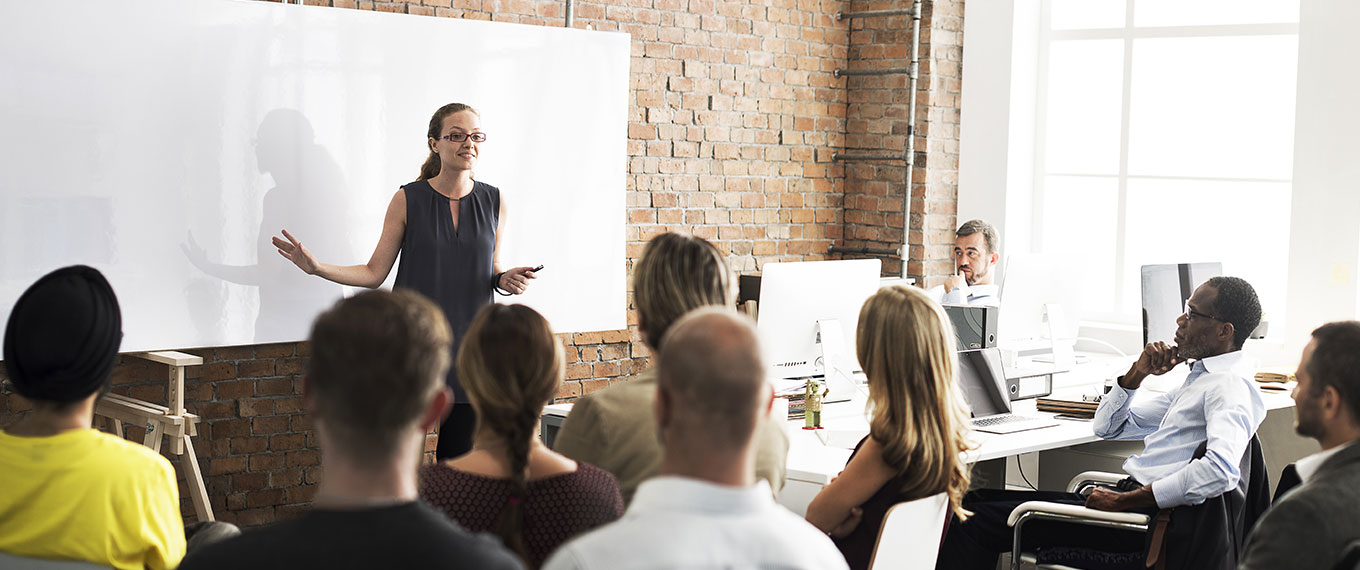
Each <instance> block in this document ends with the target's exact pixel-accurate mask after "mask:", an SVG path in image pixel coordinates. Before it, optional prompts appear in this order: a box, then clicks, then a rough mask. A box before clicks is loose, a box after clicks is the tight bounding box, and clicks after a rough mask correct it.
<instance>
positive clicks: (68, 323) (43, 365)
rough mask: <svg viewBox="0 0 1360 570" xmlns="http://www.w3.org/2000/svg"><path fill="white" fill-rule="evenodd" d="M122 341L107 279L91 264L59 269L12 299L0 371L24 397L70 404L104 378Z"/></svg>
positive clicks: (115, 301)
mask: <svg viewBox="0 0 1360 570" xmlns="http://www.w3.org/2000/svg"><path fill="white" fill-rule="evenodd" d="M122 340H123V318H122V315H121V313H120V312H119V310H118V298H117V297H116V296H114V294H113V287H112V286H110V285H109V282H108V280H107V279H104V275H103V274H101V273H99V271H98V270H97V269H95V268H93V267H87V266H84V265H73V266H71V267H64V268H61V269H58V270H56V271H53V272H51V273H48V274H47V275H44V276H43V277H42V278H41V279H39V280H38V282H37V283H34V284H33V285H32V286H31V287H29V288H28V290H27V291H24V294H23V295H20V296H19V300H18V301H16V302H15V303H14V310H13V311H11V312H10V314H9V323H8V324H7V325H6V326H5V347H4V356H5V370H6V371H7V372H8V373H9V378H10V381H11V382H13V383H14V387H15V389H16V390H18V392H19V394H20V395H21V396H23V397H25V398H28V399H30V400H45V401H49V402H58V403H67V402H74V401H76V400H80V399H83V398H85V397H88V396H89V395H90V394H93V393H95V392H97V391H99V390H100V389H101V388H103V387H104V386H105V384H106V383H107V382H108V381H109V374H110V373H111V372H112V371H113V362H114V359H115V358H116V357H117V356H118V345H119V343H121V342H122Z"/></svg>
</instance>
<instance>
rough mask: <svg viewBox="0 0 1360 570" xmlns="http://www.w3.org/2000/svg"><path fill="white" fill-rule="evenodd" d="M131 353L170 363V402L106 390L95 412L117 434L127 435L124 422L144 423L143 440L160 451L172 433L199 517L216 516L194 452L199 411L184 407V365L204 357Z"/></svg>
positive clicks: (172, 443)
mask: <svg viewBox="0 0 1360 570" xmlns="http://www.w3.org/2000/svg"><path fill="white" fill-rule="evenodd" d="M130 356H135V357H137V358H142V359H145V360H150V361H152V362H158V363H161V364H165V365H167V366H169V367H170V375H169V378H168V380H169V387H168V390H167V393H166V395H167V400H168V404H169V405H166V406H162V405H160V404H153V403H151V402H146V401H142V400H138V399H135V398H129V397H127V396H120V395H118V394H107V395H105V396H104V397H103V398H100V399H99V401H98V403H96V404H95V407H94V414H95V415H96V416H100V417H103V418H104V419H105V420H106V421H105V424H104V425H105V426H106V427H108V428H109V430H110V431H111V432H113V434H114V435H117V436H118V437H124V435H123V425H124V424H132V425H139V426H145V427H146V436H145V437H143V438H142V444H144V445H146V446H147V447H150V448H151V449H152V450H155V451H158V452H159V451H160V450H161V439H162V438H164V437H169V438H170V451H171V452H172V453H174V454H175V455H179V456H181V457H180V466H181V467H183V468H184V469H186V470H187V471H186V473H185V476H184V479H185V481H186V482H187V483H188V484H189V498H190V499H191V500H193V502H194V511H195V512H196V513H197V514H198V520H200V521H210V520H214V519H213V512H212V505H211V504H209V503H208V489H207V487H205V486H204V485H203V472H202V470H200V469H199V467H198V457H197V456H196V455H195V454H194V443H193V439H192V438H193V436H195V435H198V421H199V418H198V415H197V414H190V413H188V412H185V411H184V369H185V367H188V366H198V365H201V364H203V358H202V357H198V356H194V355H192V354H185V353H183V352H175V351H172V350H167V351H157V352H137V353H132V354H131V355H130Z"/></svg>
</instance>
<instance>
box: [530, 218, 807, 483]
mask: <svg viewBox="0 0 1360 570" xmlns="http://www.w3.org/2000/svg"><path fill="white" fill-rule="evenodd" d="M633 289H634V292H633V301H634V305H635V306H636V307H637V314H638V329H639V330H640V331H641V333H642V341H643V343H644V344H646V345H647V348H648V349H649V350H651V351H653V353H658V354H659V352H660V348H659V347H660V346H661V345H662V344H663V342H664V340H665V338H666V335H667V334H668V333H669V331H670V329H671V324H672V323H674V322H675V321H676V320H678V319H679V318H680V317H681V316H683V315H684V314H685V313H688V312H689V311H692V310H694V309H698V308H700V307H705V306H721V307H731V306H732V299H733V298H732V293H733V289H732V277H731V273H730V272H729V271H728V268H727V262H726V261H725V260H724V259H723V256H722V253H720V252H719V251H718V249H717V248H716V247H714V246H713V244H711V243H709V242H708V241H706V240H704V239H703V238H699V237H694V236H688V235H682V234H676V233H665V234H661V235H659V236H656V237H654V238H652V240H651V241H650V242H648V243H647V247H646V248H645V249H643V251H642V257H641V258H640V259H639V260H638V262H637V265H636V266H635V267H634V268H633ZM655 370H656V368H655V367H652V368H650V369H648V370H646V371H644V372H643V373H642V374H639V375H638V376H637V377H636V378H634V379H632V380H629V381H628V382H625V383H622V384H618V385H615V386H610V387H609V388H607V389H604V390H601V391H599V392H595V393H593V394H587V395H585V396H584V397H581V398H578V399H577V400H576V402H575V405H574V406H573V407H572V410H571V414H569V415H568V416H567V419H566V421H565V422H564V423H563V425H562V429H561V430H559V431H558V432H557V436H556V439H555V440H554V441H553V449H554V450H555V451H557V452H558V453H561V454H563V455H566V456H567V457H570V458H572V459H575V460H577V461H581V462H585V463H589V464H591V465H594V466H596V467H599V468H601V469H604V470H605V471H608V472H610V473H612V474H613V475H614V477H615V478H617V479H618V481H619V491H620V492H622V494H623V501H624V504H625V505H627V504H628V503H629V502H631V501H632V499H633V492H634V491H635V490H636V489H637V487H638V485H639V484H640V483H642V481H644V480H646V479H647V478H649V477H652V476H654V475H656V473H657V470H658V469H659V468H660V466H661V446H660V444H659V443H658V442H657V439H656V427H655V425H656V423H655V419H654V418H653V416H652V401H653V400H655V399H656V372H655ZM780 420H781V418H770V419H767V420H764V421H762V422H761V423H760V427H759V428H758V429H757V431H756V434H757V435H756V476H757V477H759V478H761V479H764V480H765V481H768V482H769V483H770V488H771V489H773V490H774V492H778V491H779V490H780V489H781V488H783V486H784V459H785V457H786V456H787V455H788V450H789V440H788V436H787V435H786V434H785V433H784V430H783V428H782V426H781V425H780V424H781V421H780Z"/></svg>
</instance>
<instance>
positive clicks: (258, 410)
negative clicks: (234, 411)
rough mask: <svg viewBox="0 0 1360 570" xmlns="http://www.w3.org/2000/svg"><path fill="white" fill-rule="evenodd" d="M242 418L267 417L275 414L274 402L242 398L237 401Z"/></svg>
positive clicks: (268, 399) (264, 399)
mask: <svg viewBox="0 0 1360 570" xmlns="http://www.w3.org/2000/svg"><path fill="white" fill-rule="evenodd" d="M236 405H237V407H238V413H239V414H241V417H249V416H267V415H271V414H273V413H274V400H272V399H270V398H241V399H240V400H237V401H236Z"/></svg>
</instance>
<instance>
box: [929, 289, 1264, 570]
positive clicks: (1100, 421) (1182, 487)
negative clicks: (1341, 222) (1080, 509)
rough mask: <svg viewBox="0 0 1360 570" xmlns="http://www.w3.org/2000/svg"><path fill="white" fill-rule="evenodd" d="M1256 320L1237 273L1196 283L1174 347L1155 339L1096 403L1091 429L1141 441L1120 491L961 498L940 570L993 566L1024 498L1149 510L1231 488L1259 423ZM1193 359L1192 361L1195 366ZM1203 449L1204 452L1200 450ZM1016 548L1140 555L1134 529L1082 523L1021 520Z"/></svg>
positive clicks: (1007, 545) (1251, 297)
mask: <svg viewBox="0 0 1360 570" xmlns="http://www.w3.org/2000/svg"><path fill="white" fill-rule="evenodd" d="M1260 321H1261V304H1260V301H1259V300H1258V299H1257V297H1256V291H1255V290H1254V289H1253V288H1252V286H1251V285H1250V284H1249V283H1247V282H1246V281H1244V280H1242V279H1240V278H1237V277H1214V278H1212V279H1210V280H1208V281H1207V282H1205V283H1204V284H1203V285H1200V286H1199V288H1197V289H1195V292H1194V294H1193V295H1191V297H1190V299H1189V301H1187V302H1186V310H1185V314H1183V315H1181V316H1180V317H1179V318H1178V319H1176V335H1175V339H1174V340H1175V343H1176V345H1175V346H1169V345H1167V344H1166V343H1164V342H1154V343H1150V344H1148V345H1147V346H1146V347H1144V349H1143V352H1142V354H1140V355H1139V356H1138V360H1137V361H1136V362H1134V364H1133V366H1131V367H1130V368H1129V371H1128V372H1127V373H1125V374H1124V375H1123V376H1120V377H1119V379H1118V380H1119V382H1118V385H1117V386H1116V387H1115V388H1113V389H1111V391H1110V393H1109V394H1106V395H1105V398H1104V399H1103V401H1102V402H1101V403H1100V408H1099V409H1098V410H1097V411H1096V417H1095V421H1094V422H1093V423H1094V428H1095V433H1096V435H1098V436H1100V437H1101V438H1104V439H1122V440H1142V441H1143V442H1144V450H1143V453H1140V454H1138V455H1134V456H1132V457H1130V458H1129V459H1128V460H1127V461H1125V462H1124V471H1125V472H1126V473H1128V475H1129V477H1128V478H1127V479H1125V480H1124V481H1122V482H1121V483H1120V484H1119V486H1118V487H1117V488H1118V490H1110V489H1104V488H1097V489H1095V490H1094V491H1093V492H1092V493H1091V495H1090V496H1089V497H1082V496H1081V495H1079V494H1076V493H1054V492H1034V491H997V490H988V489H984V490H979V491H975V492H973V493H970V494H969V495H968V496H966V497H965V498H964V502H963V506H964V508H966V509H968V510H971V511H973V512H974V516H973V517H972V518H969V519H968V520H967V521H964V522H960V523H956V524H951V525H950V527H949V532H948V534H947V536H946V538H945V542H944V545H943V547H942V549H941V552H940V557H939V563H938V567H940V568H989V569H990V568H995V567H996V557H997V554H998V553H1000V552H1003V551H1009V550H1010V549H1011V541H1012V538H1013V536H1012V529H1011V528H1010V527H1009V526H1008V525H1007V524H1006V519H1007V517H1008V516H1009V515H1010V513H1011V511H1012V510H1013V509H1014V508H1015V507H1016V506H1018V505H1019V504H1020V503H1022V502H1025V501H1036V500H1037V501H1052V502H1060V503H1070V504H1085V505H1086V506H1087V507H1089V508H1092V509H1099V510H1103V511H1116V512H1142V513H1148V514H1150V513H1153V512H1156V511H1157V510H1158V509H1168V508H1172V507H1177V506H1182V505H1197V504H1200V503H1203V502H1204V501H1205V500H1206V499H1209V498H1212V497H1216V496H1219V495H1221V494H1223V493H1224V492H1227V491H1229V490H1233V489H1236V488H1237V487H1238V484H1239V482H1240V481H1241V479H1242V475H1243V474H1242V473H1241V472H1240V467H1239V466H1240V462H1241V460H1242V457H1243V454H1244V453H1245V452H1246V451H1247V448H1248V445H1249V444H1250V442H1251V438H1252V436H1253V435H1254V434H1255V433H1256V428H1257V427H1258V426H1260V425H1261V421H1262V420H1263V419H1265V415H1266V409H1265V404H1264V403H1263V402H1262V401H1261V396H1260V394H1259V393H1258V392H1257V389H1256V386H1255V383H1254V381H1253V380H1252V378H1253V376H1254V371H1253V370H1252V368H1251V366H1250V363H1248V362H1247V361H1246V358H1245V357H1244V355H1243V354H1242V345H1243V343H1245V342H1246V340H1247V337H1248V336H1249V335H1250V334H1251V332H1252V331H1253V330H1254V329H1255V328H1256V325H1258V324H1259V323H1260ZM1192 361H1193V362H1192ZM1182 362H1190V363H1191V366H1190V374H1189V375H1188V376H1187V377H1186V379H1185V382H1184V383H1183V384H1181V385H1180V386H1178V387H1176V388H1175V389H1173V390H1171V391H1169V392H1166V393H1157V392H1153V393H1147V394H1143V395H1141V396H1138V397H1137V398H1135V394H1137V393H1138V389H1139V388H1140V387H1141V386H1142V383H1143V381H1144V380H1146V379H1147V377H1148V376H1155V375H1161V374H1165V373H1167V372H1169V371H1170V370H1171V369H1172V368H1174V367H1175V366H1176V365H1177V364H1180V363H1182ZM1201 444H1203V445H1204V452H1203V454H1202V455H1200V454H1198V453H1197V448H1199V447H1200V446H1201ZM1023 538H1024V543H1023V545H1022V546H1023V547H1024V548H1026V549H1033V548H1036V547H1043V546H1078V547H1087V548H1094V549H1097V550H1102V551H1106V552H1139V551H1141V550H1142V549H1143V536H1142V535H1141V534H1137V533H1130V532H1126V531H1119V530H1113V529H1106V528H1099V527H1088V526H1083V525H1070V524H1052V523H1044V522H1035V523H1031V524H1028V525H1026V526H1025V532H1024V535H1023Z"/></svg>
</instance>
